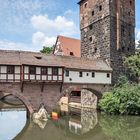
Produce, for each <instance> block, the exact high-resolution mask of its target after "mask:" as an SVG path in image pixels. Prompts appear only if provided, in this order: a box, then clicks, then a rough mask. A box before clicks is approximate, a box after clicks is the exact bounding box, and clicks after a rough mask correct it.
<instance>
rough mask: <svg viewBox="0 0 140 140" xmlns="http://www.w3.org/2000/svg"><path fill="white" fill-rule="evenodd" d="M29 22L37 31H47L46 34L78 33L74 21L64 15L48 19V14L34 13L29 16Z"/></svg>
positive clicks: (68, 34)
mask: <svg viewBox="0 0 140 140" xmlns="http://www.w3.org/2000/svg"><path fill="white" fill-rule="evenodd" d="M31 24H32V26H33V27H34V28H35V29H36V30H37V31H41V32H44V33H47V36H54V35H55V36H56V35H58V34H61V35H67V36H71V35H74V34H76V33H78V28H77V27H76V25H75V23H74V22H73V21H71V20H68V19H67V18H66V17H64V16H57V17H56V18H55V19H50V18H49V17H48V15H38V16H36V15H34V16H32V17H31Z"/></svg>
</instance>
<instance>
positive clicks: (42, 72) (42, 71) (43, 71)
mask: <svg viewBox="0 0 140 140" xmlns="http://www.w3.org/2000/svg"><path fill="white" fill-rule="evenodd" d="M47 73H48V72H47V68H46V67H42V68H41V74H42V75H47Z"/></svg>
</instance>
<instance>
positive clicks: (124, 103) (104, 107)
mask: <svg viewBox="0 0 140 140" xmlns="http://www.w3.org/2000/svg"><path fill="white" fill-rule="evenodd" d="M99 107H100V109H101V111H103V112H105V113H108V114H130V115H140V85H137V84H132V83H129V81H128V80H126V77H124V76H123V77H121V78H120V80H119V83H118V84H117V85H116V86H115V87H114V88H113V90H112V91H111V92H107V93H104V94H103V98H102V99H101V100H100V102H99Z"/></svg>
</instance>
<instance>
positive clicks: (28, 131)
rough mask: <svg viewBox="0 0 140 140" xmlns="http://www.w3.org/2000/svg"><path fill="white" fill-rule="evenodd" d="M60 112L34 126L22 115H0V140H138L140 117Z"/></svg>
mask: <svg viewBox="0 0 140 140" xmlns="http://www.w3.org/2000/svg"><path fill="white" fill-rule="evenodd" d="M60 108H61V111H60V110H59V109H56V110H54V112H56V113H58V116H57V117H54V118H53V117H50V119H49V120H48V121H47V122H45V123H43V122H41V124H40V123H34V122H33V121H32V120H27V121H26V115H25V114H23V111H20V112H16V111H15V112H13V111H12V112H1V115H0V139H1V140H11V139H12V138H13V140H139V137H140V117H134V116H107V115H100V114H99V113H97V112H96V111H95V110H91V109H75V108H69V107H68V106H61V107H60ZM17 113H18V116H17ZM24 113H25V112H24ZM23 116H25V118H24V117H23ZM25 122H26V125H25V127H24V124H25ZM42 125H43V127H42ZM22 128H23V129H22ZM21 129H22V130H21ZM1 130H2V131H1Z"/></svg>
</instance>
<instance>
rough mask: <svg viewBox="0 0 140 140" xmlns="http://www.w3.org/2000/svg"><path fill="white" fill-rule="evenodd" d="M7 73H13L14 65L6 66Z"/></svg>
mask: <svg viewBox="0 0 140 140" xmlns="http://www.w3.org/2000/svg"><path fill="white" fill-rule="evenodd" d="M7 73H8V74H14V73H15V67H14V66H7Z"/></svg>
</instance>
